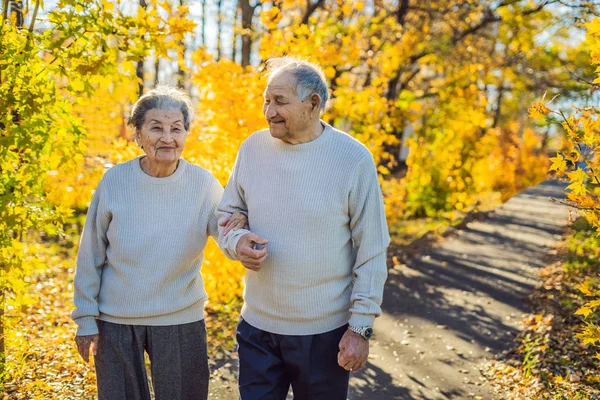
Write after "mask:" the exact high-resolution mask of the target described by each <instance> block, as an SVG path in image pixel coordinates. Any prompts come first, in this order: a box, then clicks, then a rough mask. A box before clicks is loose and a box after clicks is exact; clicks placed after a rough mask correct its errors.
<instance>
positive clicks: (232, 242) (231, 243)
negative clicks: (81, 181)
mask: <svg viewBox="0 0 600 400" xmlns="http://www.w3.org/2000/svg"><path fill="white" fill-rule="evenodd" d="M248 233H251V232H250V231H249V230H247V229H238V230H236V231H233V232H231V233H230V234H229V235H230V238H229V240H228V243H227V247H228V248H229V251H230V252H231V254H232V255H233V256H234V257H233V259H234V260H239V259H240V258H239V256H238V254H237V244H238V242H239V241H240V239H241V238H242V236H244V235H247V234H248Z"/></svg>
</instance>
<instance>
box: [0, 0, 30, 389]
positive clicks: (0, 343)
mask: <svg viewBox="0 0 600 400" xmlns="http://www.w3.org/2000/svg"><path fill="white" fill-rule="evenodd" d="M4 5H5V6H6V5H7V3H6V2H5V3H4ZM6 10H7V9H5V10H4V11H6ZM12 13H15V17H16V18H15V24H16V26H17V28H19V29H22V28H23V24H24V19H23V2H22V1H15V0H11V1H10V13H9V14H8V15H11V14H12ZM34 22H35V21H34ZM31 29H32V30H33V22H32V24H31ZM12 118H13V121H14V122H15V123H17V124H18V121H19V120H20V115H19V112H18V111H17V110H13V111H12ZM5 269H6V265H5V264H4V263H2V262H0V277H1V278H4V274H5V273H6V272H5ZM3 280H4V279H2V281H3ZM5 295H6V288H5V287H4V285H2V286H0V379H2V377H3V376H4V372H5V370H6V363H5V361H6V345H5V340H4V323H5V318H4V308H5V306H6V304H5V303H6V298H5Z"/></svg>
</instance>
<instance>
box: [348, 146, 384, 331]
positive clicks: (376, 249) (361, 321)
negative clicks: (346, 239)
mask: <svg viewBox="0 0 600 400" xmlns="http://www.w3.org/2000/svg"><path fill="white" fill-rule="evenodd" d="M349 213H350V229H351V231H352V241H353V244H354V248H355V251H356V262H355V264H354V267H353V273H354V287H353V290H352V297H351V302H352V305H351V308H350V313H351V317H350V321H349V323H350V325H352V326H370V327H372V326H373V323H374V322H375V318H376V317H377V316H379V315H380V314H381V307H380V306H381V301H382V297H383V287H384V284H385V280H386V278H387V263H386V250H387V247H388V245H389V244H390V237H389V233H388V227H387V222H386V219H385V211H384V206H383V196H382V193H381V188H380V186H379V180H378V177H377V170H376V168H375V164H374V162H373V159H372V158H371V157H368V159H366V160H364V161H362V162H360V163H359V164H358V165H357V167H356V171H355V174H354V176H353V178H352V186H351V188H350V194H349Z"/></svg>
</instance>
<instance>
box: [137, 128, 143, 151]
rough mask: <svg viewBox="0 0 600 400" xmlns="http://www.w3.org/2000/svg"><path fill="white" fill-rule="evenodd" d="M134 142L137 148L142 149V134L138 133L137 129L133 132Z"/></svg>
mask: <svg viewBox="0 0 600 400" xmlns="http://www.w3.org/2000/svg"><path fill="white" fill-rule="evenodd" d="M135 142H136V143H137V145H138V146H140V148H142V149H143V148H144V146H142V134H141V133H140V130H139V129H136V130H135Z"/></svg>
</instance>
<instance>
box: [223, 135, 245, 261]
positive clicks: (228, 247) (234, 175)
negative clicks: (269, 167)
mask: <svg viewBox="0 0 600 400" xmlns="http://www.w3.org/2000/svg"><path fill="white" fill-rule="evenodd" d="M242 151H243V146H242V148H240V151H239V152H238V156H237V159H236V160H235V164H234V166H233V171H232V172H231V176H230V177H229V181H228V182H227V186H225V191H224V192H223V198H222V199H221V203H220V204H219V207H218V210H217V217H218V218H219V223H220V222H222V221H223V220H226V219H228V218H230V217H231V216H232V215H233V214H234V213H235V212H242V213H245V214H246V215H248V206H247V205H246V200H245V197H244V189H243V187H242V186H241V184H240V169H241V168H242V165H241V164H242V163H241V161H240V160H241V158H242V155H241V154H242ZM218 229H219V240H218V243H219V247H220V248H221V250H222V251H223V253H224V254H225V255H226V256H227V257H228V258H230V259H232V260H238V256H237V252H236V247H237V244H238V242H239V241H240V238H241V237H242V236H244V235H245V234H247V233H250V231H249V230H247V229H238V230H236V231H229V232H227V235H223V231H224V230H225V228H224V227H222V226H220V225H218Z"/></svg>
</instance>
